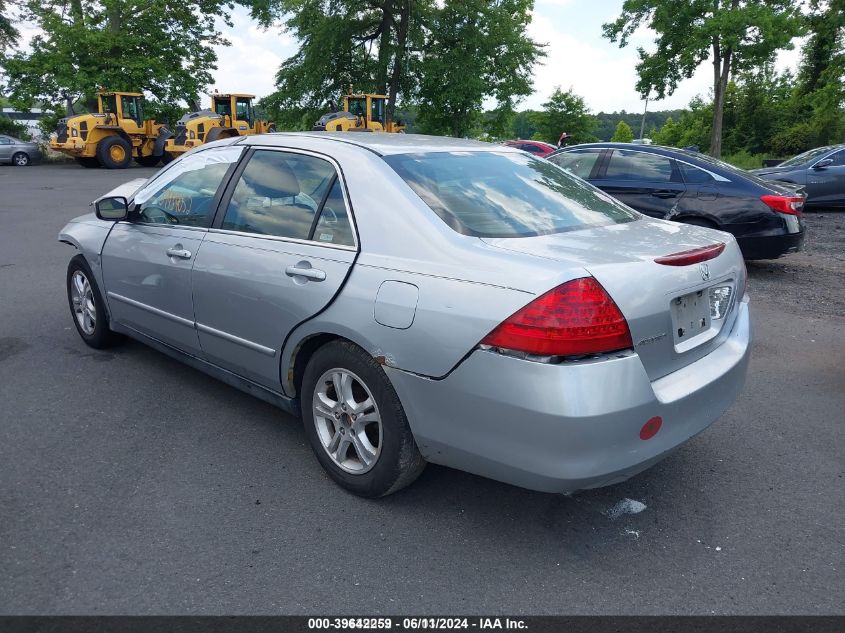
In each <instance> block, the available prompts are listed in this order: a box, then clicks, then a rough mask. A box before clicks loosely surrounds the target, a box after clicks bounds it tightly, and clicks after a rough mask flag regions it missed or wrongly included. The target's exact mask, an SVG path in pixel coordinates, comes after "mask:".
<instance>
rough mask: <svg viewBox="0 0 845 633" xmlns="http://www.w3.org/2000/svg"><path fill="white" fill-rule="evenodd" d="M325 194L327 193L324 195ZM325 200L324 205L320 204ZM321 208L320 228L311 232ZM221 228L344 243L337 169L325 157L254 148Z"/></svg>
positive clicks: (345, 229) (347, 230)
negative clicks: (316, 233)
mask: <svg viewBox="0 0 845 633" xmlns="http://www.w3.org/2000/svg"><path fill="white" fill-rule="evenodd" d="M327 194H328V195H327ZM324 202H325V204H324ZM321 209H322V210H323V211H324V213H325V217H322V218H321V222H322V225H323V229H322V230H321V232H320V234H319V235H314V233H313V229H314V227H315V220H317V219H318V215H319V214H320V211H321ZM221 228H223V229H227V230H230V231H241V232H245V233H255V234H258V235H270V236H274V237H286V238H292V239H299V240H310V239H312V236H313V239H315V240H317V241H319V242H324V243H332V244H338V243H341V244H347V243H351V242H347V241H346V239H347V235H351V228H350V226H349V218H348V215H347V212H346V205H345V202H344V200H343V195H342V191H341V189H340V185H339V184H338V183H337V172H336V171H335V168H334V167H333V166H332V164H331V163H329V162H328V161H326V160H323V159H321V158H315V157H313V156H307V155H304V154H294V153H289V152H278V151H272V150H258V151H256V152H255V154H253V156H252V158H250V159H249V163H248V164H247V166H246V168H245V169H244V171H243V174H242V175H241V177H240V180H239V181H238V184H237V185H236V186H235V190H234V192H233V193H232V199H231V200H230V201H229V205H228V207H227V208H226V214H225V216H224V217H223V224H222V226H221Z"/></svg>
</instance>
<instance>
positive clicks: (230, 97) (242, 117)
mask: <svg viewBox="0 0 845 633" xmlns="http://www.w3.org/2000/svg"><path fill="white" fill-rule="evenodd" d="M253 99H255V95H248V94H213V95H211V109H212V110H214V112H216V113H217V114H219V115H220V116H222V117H229V125H231V127H236V128H238V131H239V132H241V133H243V132H246V131H247V130H248V129H249V128H252V127H253V125H254V124H255V109H254V108H253V107H252V100H253ZM233 115H234V116H233Z"/></svg>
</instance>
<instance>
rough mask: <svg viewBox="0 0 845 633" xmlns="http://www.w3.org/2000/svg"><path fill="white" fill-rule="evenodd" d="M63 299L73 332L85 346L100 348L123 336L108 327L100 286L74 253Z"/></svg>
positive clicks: (115, 341) (69, 266) (84, 263)
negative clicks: (64, 298)
mask: <svg viewBox="0 0 845 633" xmlns="http://www.w3.org/2000/svg"><path fill="white" fill-rule="evenodd" d="M67 299H68V304H69V305H70V313H71V315H72V316H73V324H74V325H75V326H76V331H77V332H79V336H81V337H82V340H83V341H85V343H86V344H87V345H90V346H91V347H94V348H96V349H103V348H106V347H110V346H111V345H114V344H115V343H117V342H119V341H121V340H122V339H123V337H122V336H121V335H119V334H117V333H115V332H112V331H111V329H109V319H108V316H107V315H106V309H105V305H104V304H103V298H102V297H101V296H100V289H99V288H98V287H97V282H96V281H95V280H94V275H93V274H92V273H91V269H90V268H89V267H88V263H87V262H86V261H85V258H84V257H83V256H82V255H77V256H76V257H74V258H73V259H71V260H70V264H68V267H67Z"/></svg>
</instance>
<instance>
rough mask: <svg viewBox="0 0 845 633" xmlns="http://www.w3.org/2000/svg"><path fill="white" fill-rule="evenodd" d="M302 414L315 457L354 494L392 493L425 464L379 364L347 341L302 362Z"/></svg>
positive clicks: (393, 391)
mask: <svg viewBox="0 0 845 633" xmlns="http://www.w3.org/2000/svg"><path fill="white" fill-rule="evenodd" d="M302 418H303V422H304V425H305V433H306V435H307V436H308V440H309V441H310V442H311V448H312V449H313V450H314V454H315V455H316V456H317V460H318V461H319V462H320V464H321V465H322V466H323V468H324V469H325V470H326V472H327V473H328V474H329V476H331V478H332V479H334V480H335V481H336V482H337V483H338V484H340V485H341V486H343V487H344V488H346V489H347V490H349V491H351V492H354V493H355V494H357V495H360V496H362V497H382V496H384V495H388V494H390V493H392V492H396V491H397V490H400V489H401V488H404V487H405V486H407V485H408V484H410V483H411V482H413V481H414V480H415V479H416V478H417V477H418V476H419V474H420V473H421V472H422V471H423V469H424V468H425V460H424V459H423V457H422V455H420V452H419V450H418V449H417V444H416V442H415V441H414V436H413V434H412V433H411V428H410V426H409V425H408V419H407V417H406V416H405V411H404V409H403V408H402V403H401V402H400V401H399V396H398V395H397V394H396V391H395V390H394V389H393V385H391V384H390V380H389V379H388V378H387V375H386V374H385V373H384V370H383V369H382V368H381V366H379V364H378V363H376V362H375V361H374V360H373V359H372V357H371V356H370V355H369V354H367V353H366V352H364V350H362V349H361V348H360V347H357V346H356V345H353V344H352V343H349V342H347V341H335V342H332V343H329V344H327V345H325V346H324V347H321V348H320V349H319V350H317V351H316V352H315V353H314V355H313V356H312V357H311V359H310V360H309V361H308V365H307V367H306V369H305V375H304V377H303V381H302Z"/></svg>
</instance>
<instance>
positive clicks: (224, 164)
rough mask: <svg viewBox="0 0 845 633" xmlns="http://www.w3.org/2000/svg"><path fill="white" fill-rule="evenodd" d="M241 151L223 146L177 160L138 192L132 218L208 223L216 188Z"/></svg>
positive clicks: (153, 221)
mask: <svg viewBox="0 0 845 633" xmlns="http://www.w3.org/2000/svg"><path fill="white" fill-rule="evenodd" d="M240 155H241V148H240V147H222V148H219V149H214V150H208V151H204V152H197V153H196V154H192V155H190V156H185V157H184V158H182V159H181V160H179V161H176V162H174V163H173V164H172V165H171V166H169V167H168V168H167V169H166V170H163V171H162V172H161V174H160V175H159V176H158V177H157V178H155V179H154V180H152V181H150V183H149V184H147V185H146V186H145V187H144V188H143V189H141V190H140V191H139V192H138V193H137V194H136V195H135V205H136V206H135V209H134V212H133V219H134V220H136V221H138V222H147V223H154V224H175V225H179V226H208V224H209V222H210V220H211V214H212V213H214V196H215V194H216V193H217V189H218V187H219V186H220V183H221V182H223V177H224V176H225V175H226V172H227V171H228V169H229V167H230V166H231V165H232V163H234V162H237V160H238V158H239V157H240Z"/></svg>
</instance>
